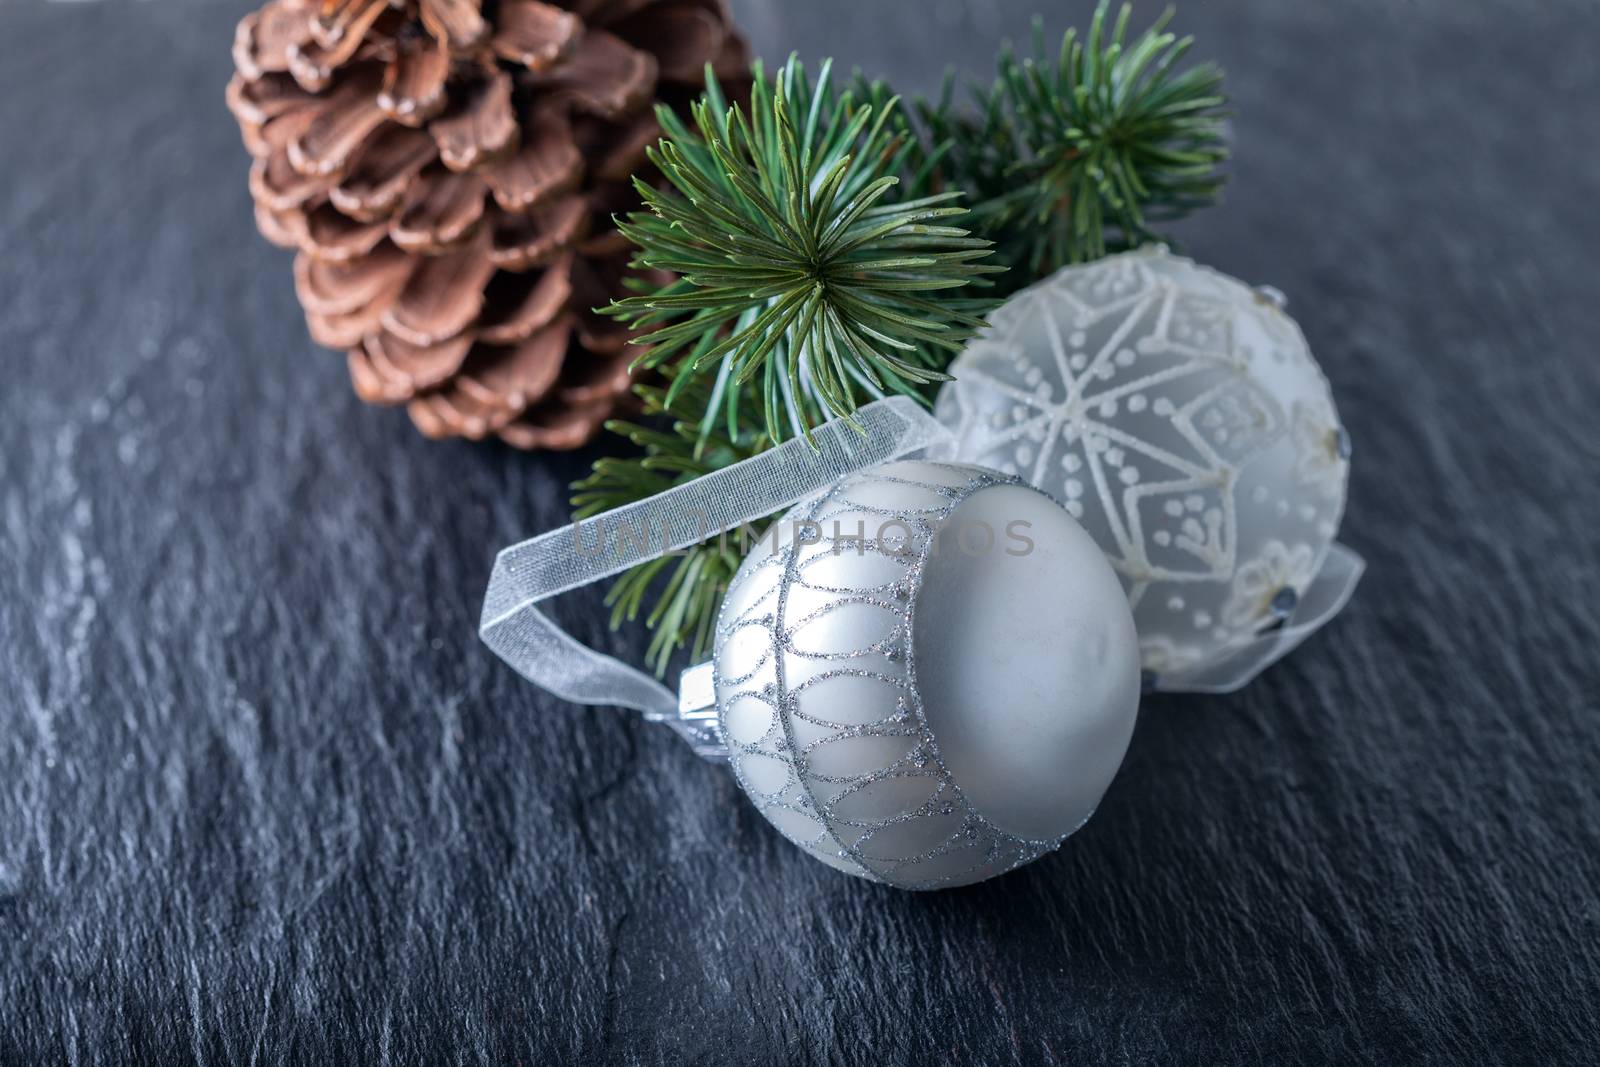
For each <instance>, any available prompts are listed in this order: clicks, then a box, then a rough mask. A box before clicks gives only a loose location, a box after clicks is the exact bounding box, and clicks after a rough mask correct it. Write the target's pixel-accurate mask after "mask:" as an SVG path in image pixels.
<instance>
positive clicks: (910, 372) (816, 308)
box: [608, 58, 999, 441]
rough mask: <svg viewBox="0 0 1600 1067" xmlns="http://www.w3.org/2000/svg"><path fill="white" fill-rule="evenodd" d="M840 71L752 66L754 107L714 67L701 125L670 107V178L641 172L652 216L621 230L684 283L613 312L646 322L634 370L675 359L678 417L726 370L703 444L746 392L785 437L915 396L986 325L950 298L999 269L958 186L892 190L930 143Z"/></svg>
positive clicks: (657, 155) (698, 106) (672, 396)
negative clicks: (654, 180) (703, 382)
mask: <svg viewBox="0 0 1600 1067" xmlns="http://www.w3.org/2000/svg"><path fill="white" fill-rule="evenodd" d="M829 73H830V70H829V64H827V63H824V64H823V65H822V69H821V71H820V73H819V75H818V77H817V80H816V82H815V83H813V82H812V81H811V80H810V78H809V77H808V75H807V73H806V69H805V67H804V65H803V64H801V63H800V62H799V61H798V60H796V59H793V58H791V59H790V60H789V61H788V62H787V63H785V64H784V65H783V67H782V68H780V69H779V71H778V72H777V74H776V75H775V76H774V77H773V78H772V79H770V80H769V79H768V78H767V76H766V74H765V72H764V70H763V69H762V67H761V65H760V64H759V63H758V64H756V66H755V68H754V86H753V88H752V91H751V100H750V111H749V115H748V116H746V114H745V113H744V111H743V110H742V109H741V108H739V107H737V106H735V107H728V106H727V104H726V102H725V100H724V99H723V97H722V93H721V91H720V88H719V86H718V85H717V82H716V79H715V78H713V77H711V76H710V75H709V74H708V76H707V88H706V95H705V96H704V97H703V98H702V99H701V100H700V101H698V102H697V103H695V104H694V105H693V106H692V107H691V117H692V120H693V125H694V128H693V129H692V130H691V129H690V128H689V127H687V126H685V125H684V124H683V123H682V122H681V121H680V120H679V119H678V118H677V117H676V116H675V115H674V114H673V113H672V112H671V111H670V110H669V109H666V108H662V109H661V110H660V112H659V117H660V120H661V125H662V128H663V130H664V133H665V136H664V137H663V139H662V140H661V142H660V143H659V144H658V145H657V146H656V147H655V148H654V149H652V150H651V153H650V158H651V161H652V162H654V163H655V165H656V166H657V167H658V168H659V169H660V171H661V173H662V176H663V177H664V178H665V179H666V182H667V184H668V185H669V187H670V188H667V189H656V188H653V187H651V186H650V185H647V184H645V183H644V182H639V181H636V183H635V184H636V185H637V187H638V189H639V194H640V196H641V197H642V198H643V199H644V202H645V205H646V206H647V207H648V209H649V210H648V211H641V212H635V213H633V214H631V215H629V216H628V218H627V219H625V220H623V221H621V222H619V224H618V225H619V228H620V229H621V231H622V233H623V234H624V235H626V236H627V237H628V238H629V239H630V240H632V241H633V242H634V243H635V244H636V245H638V246H639V248H640V252H639V254H638V255H637V256H636V257H635V259H634V265H635V266H636V267H640V268H654V269H660V270H666V271H670V272H672V273H673V274H676V275H678V276H679V277H678V279H677V280H676V281H675V282H673V283H671V284H670V285H668V286H666V287H665V288H662V289H660V290H658V291H656V292H651V293H640V294H638V295H636V296H631V297H628V298H626V299H624V300H621V301H618V302H616V303H615V304H613V305H612V306H611V308H610V309H608V310H609V312H610V313H611V314H613V315H615V316H616V317H618V318H621V319H623V320H625V321H627V322H628V323H630V324H631V325H633V326H635V327H637V328H643V329H646V330H648V332H646V333H645V334H644V335H643V336H641V337H639V338H638V339H637V342H636V343H638V344H640V345H645V346H648V351H647V352H646V353H645V354H644V355H643V356H641V357H640V358H639V360H638V361H637V366H639V367H643V368H654V369H659V368H663V367H671V368H672V369H673V372H674V373H673V378H672V381H673V384H672V387H671V388H669V389H668V391H667V394H666V396H665V397H664V400H663V406H664V407H665V408H666V409H667V410H669V411H681V410H683V405H682V404H681V399H682V395H683V390H684V389H685V388H687V387H688V386H689V385H690V384H691V383H693V382H696V381H698V380H699V379H700V378H701V377H702V376H706V375H712V374H714V384H713V387H712V389H711V393H710V396H709V398H708V401H707V405H706V406H705V407H704V408H703V409H700V410H696V411H695V412H694V415H695V416H696V417H697V420H698V428H699V435H700V438H701V439H702V440H704V439H705V438H706V437H707V436H708V435H709V434H710V432H711V428H712V425H713V423H714V422H715V421H717V420H718V418H719V417H721V418H722V419H723V421H724V422H725V425H726V427H727V428H728V431H729V433H730V435H731V434H733V433H734V432H735V431H736V429H737V427H738V426H739V425H740V417H741V416H740V408H741V401H742V400H747V399H749V394H748V393H747V392H746V390H745V389H744V388H743V387H744V386H745V385H747V384H749V385H753V386H754V387H755V388H754V400H755V402H756V403H757V404H758V406H759V407H760V409H761V417H762V418H763V420H764V422H765V426H766V433H767V436H768V437H770V438H771V439H772V440H774V441H778V440H782V439H784V438H786V437H791V436H800V435H805V436H809V434H810V430H811V428H812V427H814V426H816V425H817V424H819V423H821V422H823V421H826V420H827V419H828V418H832V417H836V416H849V415H851V414H852V413H853V412H854V411H855V410H856V408H857V407H858V406H860V404H862V403H864V402H865V401H867V400H872V399H876V398H878V397H881V396H886V395H891V394H895V393H902V394H914V393H916V392H917V391H918V390H919V389H920V388H922V387H926V386H929V385H930V384H932V383H936V382H939V381H942V380H944V378H945V377H946V375H944V374H943V372H942V371H941V370H940V369H939V368H940V366H941V365H942V364H943V363H945V362H948V361H949V359H950V358H952V357H953V355H954V353H956V352H957V351H959V350H960V349H961V346H962V345H963V344H964V343H965V341H966V340H967V339H968V338H969V337H970V336H971V334H972V332H973V331H974V330H976V329H977V328H978V327H980V326H981V325H982V318H981V315H980V314H978V313H976V312H977V311H979V310H981V309H978V308H974V307H972V306H971V305H970V302H968V301H964V300H960V299H955V300H952V299H944V298H943V297H942V294H943V293H944V292H946V291H948V290H952V289H957V288H960V287H962V286H965V285H967V284H968V283H969V282H971V281H973V280H975V279H978V278H980V277H981V276H982V275H984V274H986V273H990V272H993V271H996V270H998V269H999V268H996V267H990V266H987V265H984V264H982V263H979V262H977V261H978V260H980V259H982V258H983V257H985V256H987V255H988V254H989V242H987V241H983V240H981V239H978V238H974V237H972V236H970V235H969V234H968V232H967V231H966V230H965V229H962V228H961V227H960V226H957V225H954V223H956V222H957V221H958V220H959V219H961V218H962V216H964V215H965V214H966V209H965V208H962V207H958V206H956V204H955V203H954V201H956V200H958V199H959V198H960V196H961V193H960V192H959V191H955V190H952V191H949V192H945V193H939V194H935V195H930V196H914V197H912V198H909V199H907V198H902V197H899V196H897V195H896V193H897V192H898V190H897V186H899V185H900V184H901V176H902V174H903V173H906V172H908V169H909V163H910V160H911V159H912V157H913V154H914V153H918V152H920V150H921V146H920V145H918V144H917V142H916V140H915V138H914V137H913V136H912V135H911V133H910V130H909V127H908V125H907V124H906V122H905V121H904V119H903V117H901V116H900V114H899V112H898V106H897V101H896V100H895V99H894V98H892V97H890V98H886V99H884V98H882V94H881V93H880V92H878V91H877V90H876V89H874V90H873V96H875V97H877V99H874V101H873V102H872V103H866V102H861V101H858V100H857V99H856V97H855V94H854V93H853V92H850V91H846V92H844V93H843V94H839V95H836V94H835V93H834V90H833V88H832V85H831V82H830V78H829ZM912 184H913V185H915V184H917V183H916V182H915V181H913V183H912ZM929 297H935V299H929Z"/></svg>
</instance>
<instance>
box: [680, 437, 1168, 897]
mask: <svg viewBox="0 0 1600 1067" xmlns="http://www.w3.org/2000/svg"><path fill="white" fill-rule="evenodd" d="M713 668H714V687H715V702H716V709H717V710H716V714H717V721H718V729H719V731H720V734H721V736H722V739H723V742H724V744H725V745H726V748H727V752H728V757H729V760H730V762H731V764H732V766H733V769H734V772H735V774H736V775H737V777H738V780H739V784H740V785H741V786H742V787H743V789H744V790H745V792H746V793H747V794H748V795H749V796H750V798H751V800H752V801H753V802H754V803H755V805H756V806H757V808H758V809H759V810H760V811H761V812H762V814H763V815H765V816H766V817H767V818H768V819H769V820H770V821H771V822H772V823H773V825H774V826H776V827H777V828H778V829H779V830H780V831H781V832H783V833H784V834H785V835H786V836H787V837H789V839H790V840H792V841H794V842H795V843H796V844H798V845H799V846H800V847H801V848H803V849H805V850H806V851H807V852H809V853H811V854H812V855H813V856H816V857H817V858H819V859H821V860H823V861H824V862H826V863H829V864H831V865H832V866H835V867H837V868H839V869H841V870H844V871H848V872H850V873H852V874H856V875H860V876H862V877H866V878H870V879H873V880H876V881H882V882H887V883H890V884H893V885H897V886H902V887H907V888H935V887H941V886H951V885H964V884H968V883H971V882H976V881H980V880H982V879H985V878H989V877H992V876H994V875H997V874H1000V873H1003V872H1005V871H1007V870H1010V869H1012V868H1014V867H1016V866H1019V865H1020V864H1023V863H1026V862H1028V861H1030V860H1032V859H1035V858H1037V857H1038V856H1040V855H1042V854H1044V853H1045V852H1048V851H1050V850H1052V849H1054V848H1055V847H1057V846H1058V845H1059V844H1060V843H1061V841H1062V840H1063V839H1064V838H1065V837H1066V836H1067V835H1069V834H1070V833H1072V832H1073V831H1074V830H1076V829H1077V828H1078V827H1079V826H1081V825H1082V824H1083V822H1084V821H1085V820H1086V819H1087V818H1088V817H1089V815H1090V814H1091V813H1092V812H1093V810H1094V808H1095V805H1096V804H1097V803H1098V802H1099V800H1100V797H1101V795H1102V794H1103V793H1104V792H1105V790H1106V787H1107V786H1108V785H1109V784H1110V782H1111V779H1112V776H1113V775H1114V774H1115V773H1116V770H1117V767H1118V766H1119V765H1120V763H1121V761H1122V757H1123V753H1124V752H1125V751H1126V749H1127V745H1128V739H1129V737H1130V735H1131V733H1132V730H1133V723H1134V717H1135V711H1136V709H1137V705H1138V699H1139V655H1138V644H1137V637H1136V636H1135V632H1134V627H1133V620H1132V617H1131V615H1130V613H1129V611H1128V607H1127V602H1126V600H1125V598H1124V596H1123V593H1122V588H1121V586H1120V585H1119V583H1118V581H1117V578H1116V575H1115V574H1114V573H1113V572H1112V570H1111V569H1110V567H1109V566H1108V565H1107V564H1106V561H1105V558H1104V557H1103V555H1102V554H1101V552H1100V551H1099V549H1098V547H1097V546H1096V545H1095V543H1094V542H1093V541H1092V540H1091V539H1090V538H1089V537H1088V536H1087V535H1086V534H1085V533H1084V531H1083V530H1082V528H1080V527H1079V525H1078V524H1077V523H1076V522H1074V521H1073V520H1072V519H1071V518H1070V517H1069V516H1068V515H1067V513H1066V511H1065V510H1064V509H1062V508H1061V506H1060V505H1058V504H1057V503H1055V502H1054V501H1052V500H1050V499H1049V498H1048V497H1046V496H1045V495H1044V494H1042V493H1039V492H1038V491H1037V490H1035V489H1032V488H1030V487H1027V486H1025V485H1022V484H1021V483H1020V482H1018V481H1017V480H1016V479H1014V478H1007V477H1005V476H1003V475H1000V474H997V473H996V472H993V471H989V470H984V469H982V468H978V467H970V466H954V465H944V464H932V463H925V462H898V463H892V464H887V465H883V466H879V467H874V468H871V469H869V470H866V471H862V472H859V473H856V474H852V475H850V476H848V477H846V478H844V479H842V480H841V481H839V482H838V483H836V484H835V485H834V486H833V488H832V489H830V490H828V491H826V492H824V493H822V494H820V495H818V496H815V497H812V498H811V499H808V500H805V501H803V502H801V503H800V504H798V505H796V506H795V507H794V508H793V509H792V510H791V511H790V512H789V513H788V514H787V515H785V516H784V517H783V518H782V519H780V520H779V522H778V524H777V526H776V527H775V533H774V534H773V535H772V536H771V537H769V538H763V539H762V541H761V542H759V543H758V544H756V545H755V546H754V547H753V549H752V550H751V551H750V553H749V555H748V556H747V557H746V559H745V561H744V564H743V565H742V566H741V567H740V569H739V572H738V574H737V575H736V576H735V578H734V580H733V582H732V584H731V586H730V588H729V591H728V594H727V598H726V600H725V602H724V605H723V608H722V612H721V615H720V616H719V620H718V625H717V635H716V652H715V656H714V659H713ZM692 673H693V672H690V674H692ZM693 686H694V682H693V680H692V678H691V677H689V675H686V678H685V693H686V694H687V693H688V692H689V691H690V690H691V689H692V688H693ZM689 702H690V703H693V702H694V701H693V700H692V699H691V700H690V701H689Z"/></svg>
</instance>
